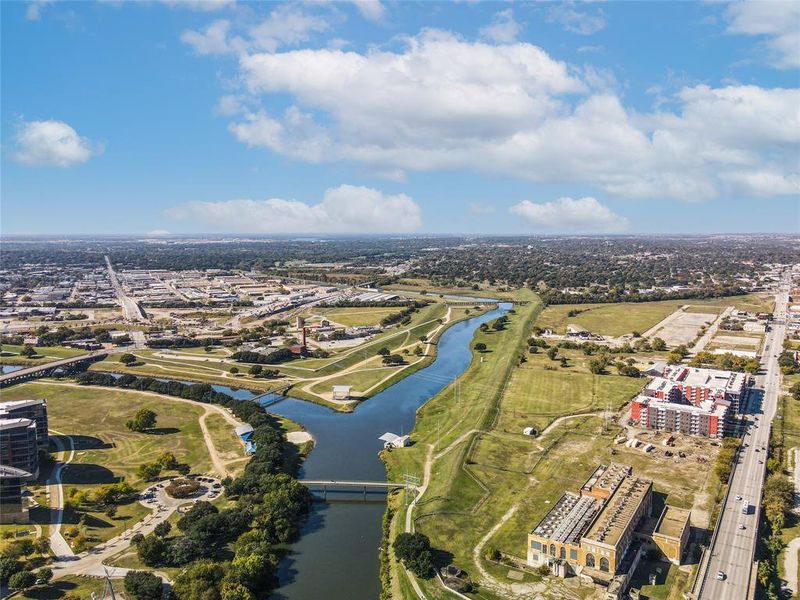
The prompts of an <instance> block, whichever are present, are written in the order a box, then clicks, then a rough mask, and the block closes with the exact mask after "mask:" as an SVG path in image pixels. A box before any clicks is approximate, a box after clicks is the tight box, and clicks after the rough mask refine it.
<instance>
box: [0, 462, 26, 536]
mask: <svg viewBox="0 0 800 600" xmlns="http://www.w3.org/2000/svg"><path fill="white" fill-rule="evenodd" d="M31 477H32V475H31V474H30V473H28V472H27V471H23V470H22V469H15V468H14V467H7V466H5V465H0V523H2V524H7V523H27V522H28V507H27V505H26V503H25V499H24V498H23V492H24V491H25V482H26V481H27V480H29V479H31Z"/></svg>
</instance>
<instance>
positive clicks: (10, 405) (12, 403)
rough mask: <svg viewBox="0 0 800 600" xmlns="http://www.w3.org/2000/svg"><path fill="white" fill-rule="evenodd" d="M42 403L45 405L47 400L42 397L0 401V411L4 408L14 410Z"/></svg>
mask: <svg viewBox="0 0 800 600" xmlns="http://www.w3.org/2000/svg"><path fill="white" fill-rule="evenodd" d="M40 404H44V405H45V406H47V400H45V399H44V398H41V399H38V400H9V401H8V402H0V413H2V412H3V411H4V410H6V411H8V410H14V409H17V408H26V407H28V406H38V405H40Z"/></svg>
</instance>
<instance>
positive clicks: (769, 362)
mask: <svg viewBox="0 0 800 600" xmlns="http://www.w3.org/2000/svg"><path fill="white" fill-rule="evenodd" d="M788 290H789V280H788V279H786V278H784V280H783V281H782V283H781V287H780V289H779V291H778V293H776V296H775V312H774V320H773V323H772V325H771V328H770V331H769V332H768V333H767V335H766V338H765V341H764V351H763V353H762V357H761V369H762V372H763V373H764V374H763V375H759V376H758V377H757V378H756V386H754V388H753V390H752V391H751V393H750V400H749V402H748V403H747V407H746V411H747V413H748V415H749V416H748V423H749V424H748V429H747V431H746V433H745V436H744V438H743V447H742V449H741V451H740V453H739V456H738V460H737V463H736V464H735V465H734V471H733V474H732V475H731V481H730V490H729V493H728V495H727V497H726V499H725V501H724V505H723V507H722V513H721V517H720V520H719V522H718V524H717V530H716V531H715V534H714V537H713V538H712V541H711V547H710V549H709V550H710V555H709V559H708V566H707V568H706V569H705V572H704V573H703V575H702V577H703V580H702V583H701V587H700V589H699V590H698V598H701V599H703V600H728V599H730V598H746V597H747V589H748V585H749V583H750V572H751V569H752V566H753V555H754V552H755V545H756V536H757V535H758V519H759V513H760V507H759V504H760V501H761V491H762V487H763V484H764V476H765V472H766V464H765V463H766V460H767V453H766V452H765V451H764V449H765V448H767V447H768V445H769V429H770V428H769V425H770V423H771V422H772V419H773V418H774V416H775V411H776V409H777V405H778V395H779V392H780V385H781V372H780V369H779V367H778V359H777V354H778V353H780V352H781V350H782V348H783V339H784V335H785V330H786V326H785V322H786V321H785V319H786V310H787V305H788V301H789V294H788ZM745 444H746V447H744V445H745ZM737 496H738V497H741V498H742V500H748V501H749V502H750V505H751V508H750V510H749V514H747V515H745V514H743V513H742V500H737V499H736V498H737ZM740 524H742V525H744V527H745V528H744V529H740ZM720 571H722V572H723V573H724V577H723V579H718V577H717V574H718V572H720Z"/></svg>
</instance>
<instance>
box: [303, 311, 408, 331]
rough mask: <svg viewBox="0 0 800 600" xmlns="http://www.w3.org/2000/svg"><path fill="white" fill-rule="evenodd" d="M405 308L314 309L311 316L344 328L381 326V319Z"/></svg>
mask: <svg viewBox="0 0 800 600" xmlns="http://www.w3.org/2000/svg"><path fill="white" fill-rule="evenodd" d="M401 310H403V307H400V306H395V307H353V308H312V309H311V314H314V315H319V316H320V317H323V318H325V319H329V320H330V321H332V322H333V323H337V324H339V325H343V326H344V327H359V326H362V325H379V324H380V322H381V319H383V318H385V317H388V316H389V315H394V314H397V313H399V312H400V311H401Z"/></svg>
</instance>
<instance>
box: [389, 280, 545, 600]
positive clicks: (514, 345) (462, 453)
mask: <svg viewBox="0 0 800 600" xmlns="http://www.w3.org/2000/svg"><path fill="white" fill-rule="evenodd" d="M516 299H517V300H518V301H521V302H519V303H518V304H515V308H514V309H513V310H512V311H511V312H509V313H508V314H507V317H508V321H507V323H506V324H505V326H504V327H503V328H502V329H500V330H495V329H494V328H492V327H490V328H489V329H488V330H486V331H481V330H480V329H477V330H476V331H475V333H474V337H473V338H472V340H471V342H470V344H469V347H470V349H471V352H472V360H471V362H470V365H469V367H468V368H467V370H466V371H465V372H464V373H463V375H462V376H461V377H459V379H458V381H457V382H455V383H452V384H450V385H448V386H446V387H445V388H444V389H443V390H442V391H441V392H440V393H439V394H437V395H436V396H435V397H434V398H432V399H431V400H430V401H429V402H427V403H425V404H424V405H423V406H421V407H420V409H419V410H418V411H417V415H416V424H415V426H414V429H413V430H412V432H411V439H412V440H413V445H412V446H411V447H409V448H404V449H402V450H399V451H393V452H383V453H382V458H383V460H384V462H385V464H386V469H387V473H388V478H389V479H390V480H398V478H402V477H403V475H404V474H405V473H414V474H415V475H416V476H418V477H419V478H420V481H421V486H422V488H423V489H424V490H425V491H424V495H423V498H422V499H420V500H418V503H417V504H416V506H415V505H413V504H412V505H409V506H406V505H405V503H404V502H403V501H402V498H398V499H395V500H392V501H391V506H390V508H389V511H390V514H393V517H392V522H391V526H390V528H389V531H390V537H391V539H394V537H396V536H397V535H398V534H399V533H402V532H404V531H407V530H410V531H414V530H416V529H417V528H419V529H420V531H422V532H423V533H425V534H426V535H428V536H429V537H430V538H431V541H432V543H433V545H434V547H435V548H437V549H439V550H442V551H444V552H446V553H449V554H452V555H453V556H454V557H457V559H458V565H459V566H461V567H462V568H466V569H467V570H468V571H469V572H471V574H473V575H474V576H475V578H476V579H477V578H478V575H479V572H478V566H477V565H475V563H473V562H472V556H471V548H474V547H475V546H476V544H477V539H475V540H473V536H474V535H475V534H476V533H477V532H478V531H477V530H476V531H470V532H466V531H463V524H461V525H457V524H456V520H454V519H453V518H452V517H451V518H436V519H433V518H431V517H433V515H442V514H445V513H449V514H451V515H463V516H464V517H466V516H467V515H469V514H474V510H475V509H476V508H479V507H483V508H486V509H487V510H489V512H491V513H492V514H494V513H495V512H497V510H495V509H497V508H498V507H500V506H505V505H506V504H508V502H507V498H506V496H507V495H508V494H510V493H512V491H511V490H510V489H509V490H506V492H505V493H504V492H503V491H502V490H492V492H493V493H496V494H499V496H498V497H496V498H494V499H493V500H492V502H491V505H492V506H491V507H489V506H488V504H487V499H488V497H489V495H490V490H489V488H487V486H485V485H484V484H480V483H478V481H477V480H476V479H475V478H474V477H473V476H472V475H471V474H470V473H469V472H468V471H467V470H465V469H464V468H463V467H464V463H465V458H466V455H467V452H468V451H469V450H470V449H471V448H473V446H474V445H475V444H476V443H481V444H484V443H485V442H483V441H481V440H480V439H479V434H481V432H484V431H486V430H487V429H489V427H490V426H491V424H492V423H493V422H494V420H495V419H496V416H497V406H498V403H499V401H500V398H501V396H502V393H503V390H504V388H505V386H506V384H507V382H508V380H509V378H510V374H511V372H512V369H513V368H514V367H515V366H516V365H517V364H518V362H519V360H520V356H522V355H524V353H525V352H526V347H525V345H526V340H527V336H528V333H529V332H530V331H531V329H532V327H533V323H534V322H535V320H536V318H537V316H538V314H539V313H540V311H541V308H542V306H541V304H540V303H539V302H538V301H537V298H536V296H535V295H534V294H533V293H531V292H529V291H527V290H520V291H519V292H518V293H517V295H516ZM478 343H482V344H485V345H486V348H487V350H485V351H482V352H479V351H477V350H475V349H474V346H475V344H478ZM500 442H501V441H500V440H492V442H490V443H491V446H492V448H491V451H492V452H498V453H502V454H503V456H505V455H506V454H507V453H509V452H512V453H513V451H514V449H513V446H512V447H511V448H508V449H503V447H502V445H503V444H502V443H500ZM509 460H511V459H510V458H509ZM501 462H502V461H501ZM434 473H435V475H434ZM455 490H457V493H455ZM500 516H501V515H498V517H497V518H498V519H499V518H500ZM482 522H483V520H482ZM486 522H487V523H489V522H491V521H486ZM495 522H496V521H495ZM459 528H461V530H460V531H459ZM390 542H391V540H387V541H385V544H389V543H390ZM473 542H474V543H473ZM386 562H388V565H389V566H388V568H389V572H390V576H389V581H390V589H389V591H388V594H386V597H388V598H398V599H399V598H412V597H415V596H416V594H415V592H414V591H413V587H412V586H413V585H415V583H416V582H412V581H411V580H410V579H409V577H408V575H407V574H406V571H405V569H403V568H402V566H401V565H399V564H398V563H397V562H396V561H394V559H393V558H391V557H390V558H389V560H388V561H386ZM418 584H421V585H422V587H423V589H424V590H425V592H426V593H430V594H432V597H438V595H439V594H440V593H444V592H443V590H441V589H440V588H437V584H436V583H435V580H430V581H421V582H419V583H418Z"/></svg>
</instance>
